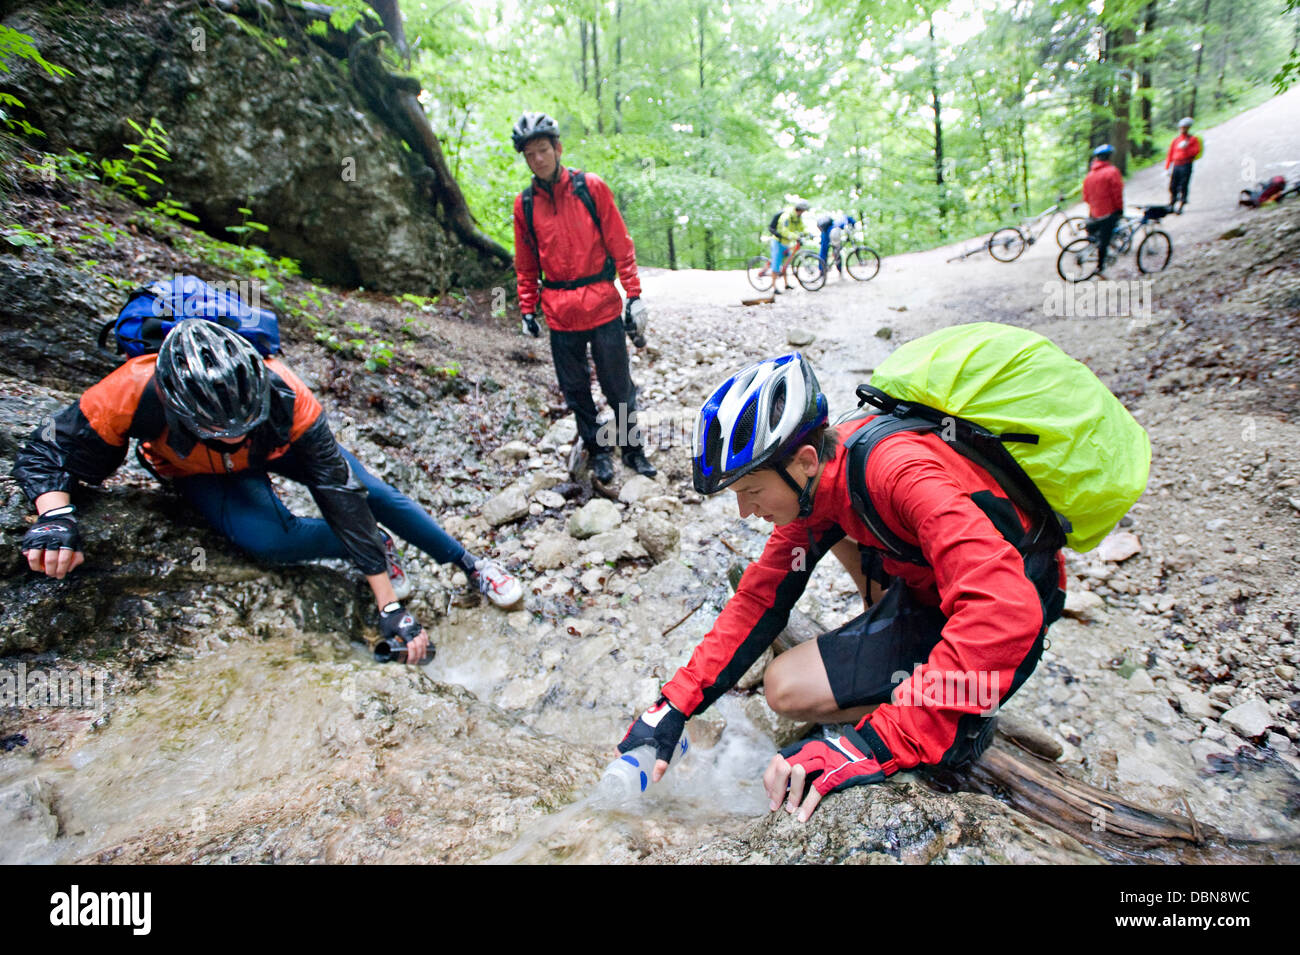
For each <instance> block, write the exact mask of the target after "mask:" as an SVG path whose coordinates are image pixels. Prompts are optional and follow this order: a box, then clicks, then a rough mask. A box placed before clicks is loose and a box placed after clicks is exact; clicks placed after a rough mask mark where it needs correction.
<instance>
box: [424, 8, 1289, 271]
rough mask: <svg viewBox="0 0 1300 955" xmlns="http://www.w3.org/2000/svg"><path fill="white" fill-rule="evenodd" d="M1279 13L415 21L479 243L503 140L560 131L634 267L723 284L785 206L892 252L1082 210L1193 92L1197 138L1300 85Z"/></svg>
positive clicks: (616, 14) (639, 14) (511, 173)
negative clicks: (610, 202)
mask: <svg viewBox="0 0 1300 955" xmlns="http://www.w3.org/2000/svg"><path fill="white" fill-rule="evenodd" d="M1295 3H1296V0H1287V6H1288V9H1290V10H1292V11H1294V9H1295ZM1281 6H1282V4H1281V2H1280V0H1263V2H1261V3H1257V4H1234V3H1230V2H1227V0H1213V3H1212V4H1211V8H1210V15H1209V18H1208V22H1202V19H1203V15H1204V10H1205V4H1204V0H1158V2H1156V3H1155V4H1154V6H1153V7H1151V8H1150V9H1151V10H1152V11H1153V12H1154V14H1155V20H1154V22H1153V24H1152V26H1151V29H1150V31H1148V30H1147V29H1146V21H1145V17H1146V15H1147V13H1148V5H1147V4H1146V3H1145V2H1143V0H1104V2H1101V3H1098V2H1088V0H1016V2H1010V0H1007V2H998V3H985V4H974V5H972V4H967V3H960V4H959V3H953V2H939V0H927V2H925V3H921V2H915V0H805V2H804V3H801V4H799V5H796V6H794V7H790V6H786V7H778V8H772V7H771V6H770V5H767V4H762V3H758V2H756V0H731V2H728V3H724V4H710V3H704V2H700V0H656V2H654V3H651V2H650V0H518V2H517V3H515V4H513V5H510V6H508V7H507V6H501V5H470V4H451V5H443V4H433V3H430V4H421V3H412V2H406V3H405V4H404V13H405V15H406V32H407V36H408V39H410V40H411V41H412V42H413V43H415V42H418V44H419V45H418V48H417V55H416V57H415V63H414V68H415V71H416V72H417V74H418V75H419V76H420V78H421V81H422V84H423V87H424V90H425V92H424V94H423V96H422V101H423V102H424V104H425V108H426V111H427V113H428V115H429V117H430V121H431V123H432V125H433V128H434V131H435V132H436V133H437V134H438V136H439V139H440V141H441V142H442V145H443V149H444V151H445V153H446V156H447V160H448V164H449V165H450V167H451V169H452V171H453V174H454V175H455V176H456V178H457V181H458V182H459V183H460V184H461V188H462V190H463V191H464V193H465V196H466V199H467V200H468V202H469V204H470V207H471V209H473V210H474V213H475V216H476V218H477V220H478V222H479V223H480V225H481V227H482V228H483V229H484V230H485V231H486V232H487V233H488V234H490V235H492V236H493V237H494V238H496V239H497V240H499V241H501V242H503V243H505V244H507V245H510V244H512V243H513V240H514V233H513V228H512V224H511V222H512V208H513V202H514V198H515V195H516V194H517V193H518V192H519V190H520V189H521V188H522V187H523V186H524V185H526V184H527V182H528V179H529V173H528V170H527V167H526V166H525V164H524V163H523V161H522V159H521V158H520V157H519V156H518V155H517V154H516V153H515V152H514V149H513V147H512V145H511V143H510V140H509V130H510V128H511V126H512V125H513V123H514V121H515V120H516V119H517V118H518V116H519V114H520V113H521V112H522V111H524V110H542V111H545V112H547V113H549V114H551V115H552V116H554V117H555V118H556V119H557V120H558V121H559V123H560V126H561V130H562V133H563V137H562V139H563V145H564V155H563V160H562V161H563V162H564V163H565V164H566V165H568V166H572V167H575V168H581V169H587V170H590V171H592V172H595V173H597V174H599V175H600V176H601V177H602V178H603V179H605V180H606V181H607V182H608V183H609V184H610V186H611V188H613V190H614V193H615V197H616V198H617V200H618V201H619V204H620V209H621V211H622V212H623V214H624V217H625V219H626V220H627V225H628V230H629V232H630V234H631V235H632V237H633V239H634V240H635V242H636V245H637V250H638V260H639V261H640V262H641V263H642V264H645V265H661V266H662V265H669V264H675V265H677V266H679V267H684V266H691V267H705V266H711V267H715V268H723V267H734V266H735V265H736V264H738V263H739V262H740V261H742V260H743V259H744V258H745V257H747V256H748V255H749V254H752V252H753V251H754V250H755V247H756V236H757V235H758V233H759V231H760V230H761V229H762V228H763V226H764V225H765V223H766V222H767V220H768V219H769V218H770V217H771V215H772V213H773V212H775V211H776V210H777V209H779V208H780V207H781V206H782V205H783V204H784V203H785V202H787V201H788V200H789V199H791V198H793V197H795V196H800V197H803V198H806V199H808V200H809V201H811V202H812V203H813V213H814V214H813V217H812V218H813V219H814V220H815V218H816V215H817V213H819V212H824V211H825V212H829V211H835V210H838V209H843V210H845V211H848V212H851V213H854V214H855V215H857V216H858V217H859V218H862V219H865V221H866V224H867V240H868V241H869V242H870V243H871V244H872V245H875V246H876V247H877V248H880V249H881V250H882V251H903V250H906V249H912V248H919V247H924V246H927V245H931V244H934V243H935V242H937V241H943V240H949V241H950V240H952V239H956V238H961V237H962V236H964V235H973V234H977V233H979V232H981V231H984V232H987V231H988V230H989V229H991V228H992V227H993V226H994V225H998V224H1004V223H1006V222H1009V221H1011V219H1012V218H1014V217H1013V215H1012V211H1011V205H1012V203H1019V204H1020V205H1021V207H1022V211H1034V212H1036V211H1039V210H1041V209H1042V208H1044V207H1046V206H1047V205H1050V204H1051V203H1052V202H1053V201H1055V199H1056V196H1057V194H1058V193H1062V192H1064V193H1065V194H1066V195H1067V196H1073V197H1076V198H1077V196H1078V191H1079V185H1080V182H1081V180H1082V178H1083V175H1084V173H1085V171H1086V165H1087V157H1088V153H1089V151H1090V149H1091V146H1092V145H1095V143H1096V142H1099V141H1100V139H1098V138H1097V137H1103V138H1114V137H1115V136H1116V135H1117V134H1118V132H1119V131H1120V129H1121V127H1122V126H1123V125H1124V123H1127V124H1128V127H1129V129H1130V131H1131V132H1130V136H1129V139H1130V140H1131V142H1132V143H1133V144H1134V148H1135V149H1137V150H1139V152H1140V151H1142V150H1145V151H1146V153H1145V155H1146V156H1150V155H1152V154H1153V153H1159V152H1162V151H1163V149H1164V147H1165V146H1166V145H1167V143H1168V141H1169V138H1170V137H1172V135H1173V133H1174V124H1175V123H1176V122H1177V119H1178V117H1180V116H1182V115H1184V114H1186V113H1187V112H1188V111H1189V110H1190V104H1191V97H1192V89H1193V87H1194V86H1197V85H1198V84H1199V89H1198V92H1197V110H1198V117H1199V116H1200V115H1207V114H1209V113H1214V112H1217V111H1218V110H1220V109H1226V110H1229V111H1230V110H1232V109H1233V108H1240V106H1241V104H1243V103H1247V102H1250V100H1251V97H1252V96H1253V95H1255V94H1254V93H1253V90H1254V89H1257V88H1259V87H1260V86H1266V85H1267V83H1268V81H1269V80H1270V79H1271V78H1273V77H1274V76H1275V75H1280V76H1282V77H1284V78H1291V77H1294V76H1296V75H1300V66H1296V67H1294V68H1282V64H1284V63H1286V61H1287V57H1288V53H1289V50H1290V47H1291V44H1292V42H1293V40H1294V36H1295V30H1294V19H1293V17H1294V13H1293V14H1291V15H1289V16H1288V15H1284V14H1283V13H1282V12H1281ZM1289 17H1290V18H1289ZM931 19H933V26H934V35H933V39H931V35H930V25H931ZM593 34H594V35H595V36H596V38H597V40H598V42H599V63H600V73H599V82H598V80H597V72H596V57H595V56H594V52H593V49H592V43H591V38H592V36H593ZM584 35H585V37H586V39H587V44H586V52H585V56H584V50H583V37H584ZM1103 37H1104V38H1105V41H1106V44H1107V46H1106V50H1107V55H1106V58H1104V59H1103V58H1102V57H1101V41H1102V39H1103ZM620 40H621V49H620ZM1201 42H1204V44H1205V48H1206V52H1205V56H1204V58H1203V59H1204V62H1203V66H1202V73H1201V75H1200V76H1199V79H1198V78H1197V77H1196V46H1197V44H1198V43H1201ZM1279 68H1282V71H1281V73H1279ZM1144 72H1145V74H1147V75H1149V76H1150V86H1149V87H1146V88H1142V87H1141V77H1142V75H1143V74H1144ZM584 74H585V75H584ZM936 93H937V96H938V100H939V106H940V117H941V121H942V135H943V145H942V161H941V162H940V163H939V166H940V169H941V171H942V180H943V181H942V183H940V182H938V181H937V180H938V179H939V172H938V171H937V170H936V154H937V153H938V151H939V150H938V144H937V141H936V140H937V137H936V132H935V128H934V127H935V123H934V110H933V106H934V99H935V95H936ZM1143 102H1146V103H1147V104H1148V105H1149V108H1150V114H1151V123H1150V129H1147V128H1145V127H1144V126H1143V113H1142V104H1143ZM1141 158H1142V157H1141V155H1139V159H1141ZM670 241H671V245H670Z"/></svg>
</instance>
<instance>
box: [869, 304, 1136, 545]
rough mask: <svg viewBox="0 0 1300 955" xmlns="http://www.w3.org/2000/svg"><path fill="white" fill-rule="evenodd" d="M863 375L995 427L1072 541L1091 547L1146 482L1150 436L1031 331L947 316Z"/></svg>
mask: <svg viewBox="0 0 1300 955" xmlns="http://www.w3.org/2000/svg"><path fill="white" fill-rule="evenodd" d="M871 384H872V385H873V386H874V387H876V388H879V389H880V390H881V391H883V392H885V393H886V394H889V395H891V396H893V397H895V398H898V399H901V400H903V401H912V402H916V403H918V404H924V405H929V406H930V407H932V408H937V409H939V410H941V411H943V412H944V413H945V414H950V415H954V416H956V417H959V418H965V419H966V420H968V421H973V422H975V423H976V424H979V425H982V426H983V427H985V428H988V429H989V430H990V431H992V432H994V433H995V434H1001V433H1002V432H1006V431H1009V432H1022V433H1023V432H1028V433H1031V434H1036V435H1038V443H1037V444H1028V443H1023V442H1016V441H1009V442H1007V443H1006V444H1005V447H1006V449H1007V450H1008V451H1009V452H1010V453H1011V455H1012V457H1014V458H1015V459H1016V461H1017V463H1019V465H1020V466H1021V468H1022V469H1023V470H1024V471H1025V473H1026V474H1027V475H1029V477H1030V479H1031V480H1033V482H1034V484H1035V485H1037V487H1038V489H1039V490H1040V491H1041V492H1042V494H1043V497H1044V498H1046V499H1047V502H1048V503H1049V504H1050V505H1051V506H1052V507H1053V509H1055V510H1056V511H1057V512H1058V513H1060V514H1063V515H1064V516H1065V517H1066V518H1068V519H1069V521H1070V523H1071V525H1072V526H1073V529H1072V530H1071V531H1070V533H1069V534H1067V535H1066V541H1067V543H1068V544H1069V545H1070V547H1072V548H1074V549H1075V550H1076V551H1081V552H1082V551H1088V550H1092V548H1094V547H1096V546H1097V544H1099V543H1100V542H1101V540H1102V538H1103V537H1105V536H1106V535H1107V534H1108V533H1110V531H1111V529H1112V528H1113V527H1114V526H1115V525H1116V524H1117V523H1119V519H1120V518H1121V517H1123V516H1124V515H1125V514H1126V513H1127V512H1128V509H1129V508H1130V507H1132V506H1133V503H1134V502H1135V501H1136V500H1137V499H1138V498H1139V497H1141V495H1142V491H1143V490H1144V489H1145V488H1146V484H1147V474H1148V472H1149V471H1150V468H1151V442H1150V441H1149V440H1148V438H1147V433H1146V431H1145V430H1144V429H1143V428H1142V426H1141V425H1140V424H1138V423H1137V421H1135V420H1134V419H1133V416H1132V415H1131V414H1129V413H1128V410H1127V409H1126V408H1125V407H1124V406H1123V405H1122V404H1121V403H1120V401H1119V399H1118V398H1116V397H1115V396H1114V395H1113V394H1111V392H1110V389H1109V388H1107V387H1106V386H1105V385H1104V384H1102V383H1101V381H1100V379H1098V378H1097V376H1096V375H1094V374H1093V373H1092V372H1091V371H1090V370H1089V369H1088V367H1087V366H1086V365H1084V364H1083V363H1081V362H1078V361H1075V360H1074V359H1073V358H1071V357H1070V356H1069V355H1067V354H1066V353H1065V352H1063V351H1061V349H1060V348H1058V347H1057V346H1056V345H1055V344H1053V343H1052V342H1051V341H1050V340H1048V339H1047V338H1044V337H1043V336H1042V335H1039V334H1037V333H1035V332H1031V331H1027V330H1025V329H1023V328H1016V327H1015V326H1012V325H1001V324H998V323H997V322H977V323H974V324H970V325H955V326H953V327H951V328H945V329H942V330H941V331H937V332H933V333H931V334H929V335H925V336H923V337H921V338H918V339H916V340H915V341H911V342H908V343H907V344H905V345H902V346H900V347H899V348H898V349H897V350H896V351H895V352H894V353H893V354H891V355H890V356H889V357H888V358H887V359H885V361H884V362H883V363H881V365H880V367H878V368H877V369H876V370H875V372H874V373H873V374H872V376H871Z"/></svg>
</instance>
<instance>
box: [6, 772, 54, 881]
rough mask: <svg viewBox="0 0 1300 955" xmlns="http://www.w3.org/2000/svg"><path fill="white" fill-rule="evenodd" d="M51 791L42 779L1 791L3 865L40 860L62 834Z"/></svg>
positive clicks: (21, 782) (25, 782) (24, 782)
mask: <svg viewBox="0 0 1300 955" xmlns="http://www.w3.org/2000/svg"><path fill="white" fill-rule="evenodd" d="M51 796H52V792H51V790H50V789H49V787H48V786H46V785H44V784H42V782H41V780H40V779H39V778H37V779H25V780H22V781H20V782H17V783H14V784H12V785H10V786H6V787H5V788H3V789H0V832H3V833H4V835H5V837H4V839H3V840H0V865H23V864H26V863H31V862H36V861H39V860H40V858H41V854H42V853H43V852H45V851H47V850H48V847H49V845H50V844H51V843H53V841H54V839H55V837H56V836H58V834H59V820H58V817H57V816H56V815H55V813H54V810H53V808H51V805H50V799H51Z"/></svg>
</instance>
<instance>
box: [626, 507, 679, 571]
mask: <svg viewBox="0 0 1300 955" xmlns="http://www.w3.org/2000/svg"><path fill="white" fill-rule="evenodd" d="M636 538H637V540H638V541H640V542H641V545H642V546H643V547H645V549H646V551H647V552H648V553H649V554H650V556H651V557H653V558H654V559H655V560H656V561H661V560H663V559H664V558H665V557H667V556H668V555H669V554H671V553H672V552H673V549H674V548H676V547H677V543H678V541H679V540H680V538H681V531H680V530H679V529H678V527H677V525H676V524H674V523H673V522H672V521H670V520H668V518H666V517H664V516H662V515H660V514H656V513H655V512H653V511H651V512H649V513H647V514H643V515H641V517H640V518H638V519H637V522H636Z"/></svg>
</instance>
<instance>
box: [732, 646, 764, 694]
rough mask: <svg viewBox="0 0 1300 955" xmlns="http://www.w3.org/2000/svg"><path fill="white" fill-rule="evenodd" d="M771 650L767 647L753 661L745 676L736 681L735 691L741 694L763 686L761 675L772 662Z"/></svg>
mask: <svg viewBox="0 0 1300 955" xmlns="http://www.w3.org/2000/svg"><path fill="white" fill-rule="evenodd" d="M772 658H773V654H772V648H771V647H768V648H767V649H766V650H764V651H763V652H762V654H760V655H759V658H758V659H757V660H755V661H754V663H753V665H752V666H750V668H749V669H748V670H746V671H745V675H744V676H742V677H741V678H740V679H739V680H738V681H736V689H737V690H740V691H741V692H742V693H745V692H748V691H749V690H753V689H755V688H757V687H759V686H762V685H763V675H764V674H765V673H766V672H767V666H768V664H769V663H771V662H772Z"/></svg>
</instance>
